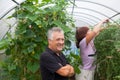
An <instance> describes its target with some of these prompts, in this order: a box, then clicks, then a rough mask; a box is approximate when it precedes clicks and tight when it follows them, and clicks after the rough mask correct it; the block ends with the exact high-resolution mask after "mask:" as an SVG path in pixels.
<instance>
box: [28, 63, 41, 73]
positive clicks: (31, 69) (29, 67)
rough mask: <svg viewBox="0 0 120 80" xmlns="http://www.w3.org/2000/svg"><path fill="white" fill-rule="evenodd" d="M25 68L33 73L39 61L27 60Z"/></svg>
mask: <svg viewBox="0 0 120 80" xmlns="http://www.w3.org/2000/svg"><path fill="white" fill-rule="evenodd" d="M27 69H28V70H30V71H31V72H32V73H35V72H36V71H38V70H39V63H37V62H33V63H32V62H28V63H27Z"/></svg>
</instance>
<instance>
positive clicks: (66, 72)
mask: <svg viewBox="0 0 120 80" xmlns="http://www.w3.org/2000/svg"><path fill="white" fill-rule="evenodd" d="M56 73H58V74H59V75H61V76H66V77H71V76H73V75H74V68H73V67H72V66H71V65H69V64H67V65H66V66H62V67H61V68H60V69H59V70H57V71H56Z"/></svg>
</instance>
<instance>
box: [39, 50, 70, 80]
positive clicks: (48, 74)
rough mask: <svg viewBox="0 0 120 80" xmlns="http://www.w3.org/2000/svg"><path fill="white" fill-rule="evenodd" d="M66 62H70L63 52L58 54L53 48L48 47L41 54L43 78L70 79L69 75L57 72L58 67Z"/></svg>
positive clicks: (43, 79)
mask: <svg viewBox="0 0 120 80" xmlns="http://www.w3.org/2000/svg"><path fill="white" fill-rule="evenodd" d="M66 64H68V62H67V60H66V58H65V56H64V55H63V54H62V53H60V55H59V56H58V55H57V54H56V53H55V52H53V51H52V50H51V49H49V48H47V49H46V51H45V52H43V53H42V54H41V56H40V71H41V76H42V80H68V77H64V76H61V75H59V74H57V73H56V71H57V70H58V69H60V68H61V67H62V66H65V65H66Z"/></svg>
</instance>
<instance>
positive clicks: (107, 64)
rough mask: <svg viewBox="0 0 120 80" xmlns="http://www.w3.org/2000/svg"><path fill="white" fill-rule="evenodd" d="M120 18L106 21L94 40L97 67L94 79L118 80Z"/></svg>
mask: <svg viewBox="0 0 120 80" xmlns="http://www.w3.org/2000/svg"><path fill="white" fill-rule="evenodd" d="M119 22H120V20H118V21H117V24H115V23H108V24H107V26H106V29H105V30H103V31H102V32H101V33H100V35H99V36H98V37H97V38H96V40H95V45H96V48H97V53H96V54H97V61H96V63H97V68H96V72H95V80H120V67H119V65H120V25H119Z"/></svg>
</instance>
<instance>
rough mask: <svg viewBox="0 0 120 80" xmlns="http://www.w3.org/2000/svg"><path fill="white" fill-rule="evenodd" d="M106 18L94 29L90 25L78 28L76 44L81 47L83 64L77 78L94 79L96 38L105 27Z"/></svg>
mask: <svg viewBox="0 0 120 80" xmlns="http://www.w3.org/2000/svg"><path fill="white" fill-rule="evenodd" d="M107 21H108V19H105V20H103V21H101V22H100V23H98V24H97V25H96V26H95V27H94V28H93V30H90V29H89V28H88V27H79V28H78V29H77V30H76V36H75V37H76V46H77V48H79V49H80V56H81V59H82V65H81V66H80V70H81V73H80V74H76V80H94V71H95V67H96V66H95V64H94V61H95V52H96V49H95V46H94V38H95V37H96V36H97V35H98V34H99V33H100V31H101V30H103V28H102V27H101V26H102V24H103V23H105V22H107Z"/></svg>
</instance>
